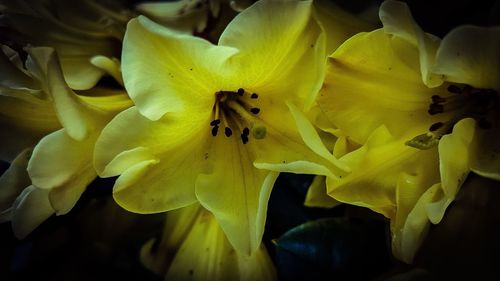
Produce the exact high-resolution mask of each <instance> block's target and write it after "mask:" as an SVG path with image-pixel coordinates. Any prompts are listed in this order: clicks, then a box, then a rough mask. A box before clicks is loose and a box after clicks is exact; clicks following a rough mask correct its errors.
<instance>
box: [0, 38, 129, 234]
mask: <svg viewBox="0 0 500 281" xmlns="http://www.w3.org/2000/svg"><path fill="white" fill-rule="evenodd" d="M4 49H5V50H9V52H14V51H13V50H11V49H7V48H6V47H5V46H4ZM26 51H27V53H28V57H27V60H26V69H24V68H18V72H17V73H16V75H11V76H10V77H9V76H6V77H5V80H4V81H2V85H1V86H2V88H0V94H1V96H0V100H1V101H2V102H1V106H0V122H2V124H8V125H9V126H8V127H7V128H5V127H2V131H3V130H10V129H12V131H9V132H8V133H9V138H10V139H12V140H13V141H15V140H18V139H21V140H22V138H23V137H24V136H29V137H30V141H29V142H24V141H20V144H19V145H16V146H2V149H1V151H2V152H3V153H2V155H7V156H8V155H13V154H18V153H19V155H18V156H17V157H16V158H15V159H14V160H13V164H12V165H11V166H10V167H9V169H8V170H7V171H6V172H5V173H4V174H3V175H2V176H1V177H0V186H1V188H2V190H5V191H6V192H5V193H4V194H3V195H5V196H2V198H1V200H0V207H1V208H2V209H1V210H0V211H1V212H2V218H1V220H2V221H4V220H12V226H13V230H14V233H15V234H16V236H17V237H19V238H23V237H25V236H26V235H28V234H29V233H30V232H31V231H32V230H33V229H34V228H35V227H36V226H38V225H39V224H40V223H42V222H43V221H44V220H45V219H47V218H48V217H49V216H50V215H52V214H53V213H56V214H57V215H63V214H66V213H67V212H69V211H70V210H71V209H72V208H73V206H74V205H75V204H76V202H77V200H78V199H79V198H80V196H81V194H82V193H83V191H84V190H85V188H86V187H87V185H88V184H89V183H90V182H91V181H92V180H94V179H95V177H96V176H97V174H96V171H95V169H94V167H93V165H92V162H93V161H92V157H93V150H94V144H95V142H96V140H97V137H98V136H99V134H100V132H101V130H102V128H103V127H104V126H105V125H106V124H107V122H108V121H109V120H111V118H112V117H113V116H114V115H116V114H117V113H118V112H119V111H121V110H123V109H125V108H127V107H129V106H130V105H131V101H130V100H129V99H128V97H127V95H126V94H125V92H124V91H122V90H110V89H102V88H94V89H92V90H88V91H80V92H78V93H79V94H76V93H75V92H74V91H73V90H71V89H70V88H69V86H68V85H67V84H66V82H65V80H64V76H63V73H62V70H61V66H60V64H59V60H58V58H57V56H56V53H55V51H54V49H52V48H46V47H34V48H27V49H26ZM4 54H5V53H4ZM12 54H13V53H12ZM8 65H9V64H5V65H2V66H1V67H2V68H3V69H7V70H12V68H8V67H7V66H8ZM11 74H13V73H11ZM20 132H21V134H18V133H20ZM35 144H36V146H35V147H34V149H30V147H33V146H34V145H35ZM4 159H6V160H10V158H4Z"/></svg>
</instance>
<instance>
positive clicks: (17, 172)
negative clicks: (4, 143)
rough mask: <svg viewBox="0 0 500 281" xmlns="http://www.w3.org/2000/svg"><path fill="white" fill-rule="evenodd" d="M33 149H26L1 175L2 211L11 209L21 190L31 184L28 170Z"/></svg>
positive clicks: (0, 204) (0, 195) (0, 206)
mask: <svg viewBox="0 0 500 281" xmlns="http://www.w3.org/2000/svg"><path fill="white" fill-rule="evenodd" d="M31 152H32V149H25V150H24V151H22V152H21V153H19V155H17V157H16V158H15V159H14V160H13V161H12V163H10V166H9V168H8V169H7V170H6V171H5V172H4V173H3V174H2V175H1V176H0V189H1V190H2V192H0V212H2V211H5V210H7V209H9V208H10V207H11V206H12V203H14V200H15V199H16V197H17V196H18V195H19V194H20V193H21V191H22V190H23V189H24V188H26V187H27V186H29V185H30V184H31V180H30V178H29V176H28V173H27V172H26V167H27V166H28V160H29V158H30V156H31Z"/></svg>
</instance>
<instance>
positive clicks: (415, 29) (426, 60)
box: [379, 0, 443, 87]
mask: <svg viewBox="0 0 500 281" xmlns="http://www.w3.org/2000/svg"><path fill="white" fill-rule="evenodd" d="M379 15H380V20H381V21H382V23H383V24H384V31H385V32H386V33H387V34H392V35H394V36H397V37H400V38H401V39H403V40H405V41H407V42H408V43H410V44H412V45H414V46H415V47H417V48H418V52H419V63H420V72H421V75H422V81H423V82H424V83H425V85H427V86H428V87H437V86H439V85H441V84H442V83H443V80H442V77H441V76H439V75H436V74H435V73H432V71H431V69H430V68H431V67H432V66H433V64H434V61H435V55H436V51H437V48H438V47H439V43H440V40H439V38H438V37H436V36H434V35H432V34H428V33H424V32H423V31H422V29H421V28H420V27H419V26H418V24H417V23H416V22H415V21H414V20H413V17H412V15H411V12H410V9H409V8H408V6H407V5H406V3H404V2H399V1H392V0H389V1H384V2H383V3H382V4H381V5H380V10H379Z"/></svg>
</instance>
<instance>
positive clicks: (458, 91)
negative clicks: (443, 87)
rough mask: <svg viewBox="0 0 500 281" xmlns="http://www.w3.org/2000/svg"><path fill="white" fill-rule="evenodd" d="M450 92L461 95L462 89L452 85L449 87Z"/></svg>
mask: <svg viewBox="0 0 500 281" xmlns="http://www.w3.org/2000/svg"><path fill="white" fill-rule="evenodd" d="M448 92H450V93H453V94H460V93H462V89H461V88H460V87H458V86H457V85H450V86H448Z"/></svg>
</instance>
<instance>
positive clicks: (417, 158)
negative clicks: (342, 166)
mask: <svg viewBox="0 0 500 281" xmlns="http://www.w3.org/2000/svg"><path fill="white" fill-rule="evenodd" d="M436 150H437V149H436V148H432V149H429V150H418V149H416V148H412V147H408V146H406V145H405V138H403V139H397V138H393V137H392V136H391V135H390V134H389V133H388V131H387V129H386V128H384V127H380V128H379V129H377V130H376V131H375V132H374V133H373V134H372V136H370V138H369V139H368V141H367V142H366V144H365V145H364V146H362V147H361V148H359V149H357V150H355V151H353V152H351V153H348V154H346V155H345V156H343V157H342V158H341V159H340V160H341V161H345V162H346V163H347V164H348V165H350V167H351V171H352V172H351V173H350V174H348V175H346V176H344V177H342V178H341V179H340V180H333V179H327V188H328V194H329V195H330V196H332V197H333V198H334V199H337V200H338V201H341V202H344V203H349V204H354V205H359V206H364V207H368V208H370V209H372V210H374V211H376V212H379V213H381V214H383V215H385V216H386V217H388V218H393V217H394V214H395V211H396V204H397V203H396V190H395V189H396V184H397V182H398V178H399V175H400V174H401V173H407V174H411V175H422V176H423V177H425V180H426V181H428V182H426V183H427V186H430V185H432V184H434V183H437V182H439V174H438V159H437V151H436Z"/></svg>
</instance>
